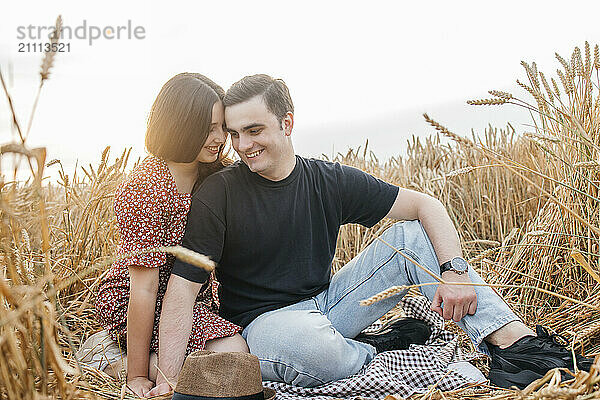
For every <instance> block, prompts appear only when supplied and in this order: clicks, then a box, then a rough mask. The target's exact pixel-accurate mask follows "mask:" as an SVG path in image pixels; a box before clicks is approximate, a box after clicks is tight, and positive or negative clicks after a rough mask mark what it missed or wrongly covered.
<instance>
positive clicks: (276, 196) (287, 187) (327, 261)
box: [173, 156, 398, 326]
mask: <svg viewBox="0 0 600 400" xmlns="http://www.w3.org/2000/svg"><path fill="white" fill-rule="evenodd" d="M397 193H398V188H397V187H396V186H393V185H390V184H388V183H386V182H383V181H381V180H379V179H377V178H374V177H373V176H371V175H369V174H367V173H365V172H362V171H360V170H358V169H356V168H352V167H349V166H345V165H341V164H338V163H331V162H327V161H322V160H315V159H306V158H302V157H299V156H296V166H295V168H294V170H293V171H292V173H291V174H290V175H289V176H288V177H287V178H285V179H283V180H282V181H277V182H273V181H270V180H268V179H265V178H263V177H261V176H260V175H258V174H256V173H253V172H251V171H250V170H249V169H248V167H247V166H246V165H245V164H244V163H242V162H237V163H235V164H233V165H231V166H229V167H227V168H225V169H223V170H222V171H219V172H217V173H215V174H213V175H211V176H209V177H208V178H207V179H206V180H205V181H204V182H203V183H202V185H201V186H200V188H199V189H198V191H197V192H196V193H195V194H194V196H193V198H192V206H191V209H190V213H189V215H188V221H187V226H186V231H185V235H184V237H183V246H184V247H187V248H189V249H192V250H194V251H197V252H199V253H202V254H205V255H207V256H209V257H210V258H211V259H212V260H214V261H216V262H217V263H218V267H217V270H216V271H217V278H218V280H219V282H220V283H221V287H220V290H219V296H220V301H221V315H222V316H223V317H224V318H226V319H228V320H229V321H231V322H233V323H236V324H238V325H240V326H247V325H248V324H249V323H250V322H252V320H253V319H254V318H256V317H257V316H259V315H260V314H262V313H265V312H267V311H271V310H275V309H278V308H281V307H285V306H287V305H290V304H293V303H296V302H299V301H301V300H304V299H307V298H310V297H312V296H315V295H316V294H318V293H320V292H321V291H322V290H324V289H326V288H327V286H328V285H329V280H330V271H331V262H332V260H333V257H334V254H335V247H336V241H337V236H338V231H339V228H340V225H343V224H346V223H359V224H362V225H364V226H367V227H371V226H373V225H375V224H376V223H377V222H378V221H379V220H381V219H382V218H383V217H384V216H385V215H386V214H387V213H388V212H389V210H390V208H391V206H392V204H393V203H394V200H395V199H396V195H397ZM173 274H175V275H179V276H181V277H183V278H186V279H188V280H190V281H194V282H204V281H205V280H206V278H207V273H206V272H205V271H203V270H201V269H200V268H197V267H194V266H192V265H190V264H186V263H185V262H182V261H180V260H176V261H175V264H174V266H173Z"/></svg>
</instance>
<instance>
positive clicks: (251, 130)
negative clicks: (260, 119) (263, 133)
mask: <svg viewBox="0 0 600 400" xmlns="http://www.w3.org/2000/svg"><path fill="white" fill-rule="evenodd" d="M248 132H249V133H250V134H251V135H256V134H257V133H258V132H260V129H250V130H249V131H248Z"/></svg>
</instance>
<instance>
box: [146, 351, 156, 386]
mask: <svg viewBox="0 0 600 400" xmlns="http://www.w3.org/2000/svg"><path fill="white" fill-rule="evenodd" d="M157 365H158V356H157V355H156V353H150V359H149V361H148V379H150V380H151V381H152V382H156V375H157V374H158V370H157V369H156V366H157Z"/></svg>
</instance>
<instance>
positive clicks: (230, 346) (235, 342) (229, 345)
mask: <svg viewBox="0 0 600 400" xmlns="http://www.w3.org/2000/svg"><path fill="white" fill-rule="evenodd" d="M206 350H210V351H218V352H225V351H237V352H240V353H249V352H250V350H249V349H248V345H247V344H246V341H245V340H244V338H243V337H242V335H240V334H239V333H236V334H235V335H233V336H229V337H224V338H218V339H212V340H209V341H207V342H206Z"/></svg>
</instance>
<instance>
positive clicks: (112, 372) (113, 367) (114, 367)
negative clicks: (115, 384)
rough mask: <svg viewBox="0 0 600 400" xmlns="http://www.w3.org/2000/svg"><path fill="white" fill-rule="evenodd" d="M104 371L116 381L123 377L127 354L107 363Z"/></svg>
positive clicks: (125, 374) (125, 372)
mask: <svg viewBox="0 0 600 400" xmlns="http://www.w3.org/2000/svg"><path fill="white" fill-rule="evenodd" d="M104 373H106V374H107V375H108V376H110V377H111V378H114V379H116V380H118V381H121V380H122V379H125V376H127V356H124V357H123V358H121V359H120V360H117V361H113V362H112V363H110V364H108V365H107V366H106V367H105V368H104Z"/></svg>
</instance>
